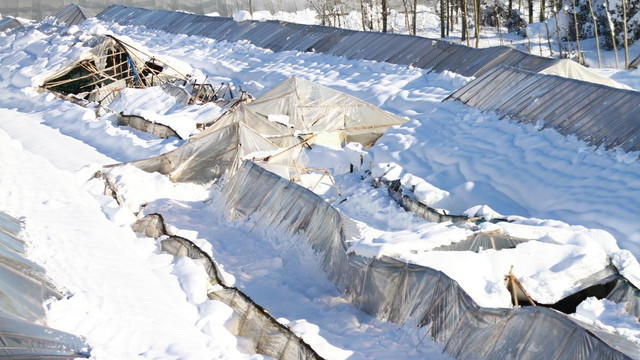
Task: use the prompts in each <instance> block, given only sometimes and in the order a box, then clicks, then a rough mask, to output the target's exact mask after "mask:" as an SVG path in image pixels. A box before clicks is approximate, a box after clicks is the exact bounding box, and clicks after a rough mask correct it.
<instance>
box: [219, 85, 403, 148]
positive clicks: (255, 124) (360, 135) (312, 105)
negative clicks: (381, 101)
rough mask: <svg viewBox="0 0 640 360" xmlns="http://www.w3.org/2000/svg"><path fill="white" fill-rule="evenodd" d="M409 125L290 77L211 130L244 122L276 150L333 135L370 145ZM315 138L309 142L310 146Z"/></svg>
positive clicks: (371, 106) (361, 101) (360, 103)
mask: <svg viewBox="0 0 640 360" xmlns="http://www.w3.org/2000/svg"><path fill="white" fill-rule="evenodd" d="M406 121H407V120H406V119H404V118H401V117H399V116H396V115H393V114H391V113H389V112H386V111H384V110H381V109H380V108H378V107H376V106H374V105H371V104H369V103H367V102H365V101H363V100H360V99H358V98H356V97H353V96H350V95H347V94H345V93H342V92H340V91H337V90H333V89H330V88H328V87H325V86H322V85H318V84H316V83H313V82H311V81H309V80H305V79H301V78H298V77H295V76H293V77H290V78H289V79H287V80H285V81H283V82H281V83H280V84H278V85H277V86H276V87H275V88H273V89H271V90H269V91H268V92H266V93H264V94H263V95H262V96H260V97H259V98H258V99H256V100H254V101H251V102H248V103H244V104H242V105H240V106H239V107H238V108H237V109H236V110H234V111H233V112H231V113H230V114H228V115H226V116H224V117H222V118H221V119H220V120H218V122H216V123H215V124H213V125H212V126H211V129H217V128H221V127H224V126H227V125H229V124H232V123H237V122H242V123H245V124H247V125H249V126H250V127H251V128H253V129H255V130H256V131H257V132H258V133H259V134H260V135H262V136H264V137H265V138H267V139H269V140H270V141H272V142H273V143H275V144H276V145H279V146H283V147H284V146H289V145H290V144H291V143H292V141H291V140H292V138H293V139H294V141H293V143H297V142H299V141H300V140H299V138H304V139H309V138H310V137H311V136H313V135H315V134H335V136H334V137H337V138H339V139H341V141H342V142H359V143H361V144H362V145H363V146H369V145H372V144H373V143H374V142H375V141H376V140H377V139H378V138H379V137H380V136H382V134H383V133H384V132H385V131H386V130H387V129H388V128H389V127H390V126H394V125H401V124H404V123H405V122H406ZM315 142H319V143H321V142H320V141H315V139H309V143H311V144H313V143H315Z"/></svg>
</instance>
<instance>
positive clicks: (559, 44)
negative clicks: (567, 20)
mask: <svg viewBox="0 0 640 360" xmlns="http://www.w3.org/2000/svg"><path fill="white" fill-rule="evenodd" d="M553 12H554V14H555V15H556V19H555V20H556V33H557V34H558V58H560V59H562V34H560V19H559V16H558V15H559V14H560V12H559V11H558V4H557V2H556V0H553Z"/></svg>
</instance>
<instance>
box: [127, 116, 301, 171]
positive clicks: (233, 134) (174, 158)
mask: <svg viewBox="0 0 640 360" xmlns="http://www.w3.org/2000/svg"><path fill="white" fill-rule="evenodd" d="M269 155H271V157H269V158H268V159H265V160H263V161H261V162H260V164H261V165H262V166H265V167H269V168H272V170H273V171H275V172H277V173H278V174H279V175H281V176H283V177H285V178H287V179H290V178H291V177H292V176H294V174H295V167H296V166H304V164H305V163H306V161H305V159H306V158H305V157H304V153H302V152H301V148H300V147H296V148H294V149H291V150H289V151H284V150H283V149H280V148H278V147H277V146H276V145H274V144H273V143H271V142H270V141H269V140H267V139H265V138H263V137H262V136H260V134H258V133H257V132H256V131H255V130H253V129H251V128H250V127H249V126H247V125H245V124H244V123H232V124H229V125H227V126H224V127H221V128H210V129H207V130H206V131H203V132H202V133H200V134H198V135H196V136H194V137H193V138H191V139H189V141H188V142H187V143H186V144H184V145H182V146H181V147H179V148H177V149H175V150H172V151H170V152H168V153H165V154H162V155H159V156H156V157H153V158H149V159H144V160H139V161H134V162H132V163H131V164H132V165H134V166H136V167H138V168H140V169H142V170H144V171H147V172H159V173H161V174H168V175H169V176H170V178H171V180H172V181H176V182H196V183H207V182H210V181H212V180H217V179H219V178H220V177H222V175H224V174H225V173H227V172H228V173H229V175H233V173H234V172H235V170H236V169H237V168H238V166H240V164H242V162H243V161H244V160H245V159H246V158H251V157H252V156H253V157H255V156H260V157H261V158H265V157H267V156H269Z"/></svg>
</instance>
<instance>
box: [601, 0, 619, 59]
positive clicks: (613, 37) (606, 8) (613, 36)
mask: <svg viewBox="0 0 640 360" xmlns="http://www.w3.org/2000/svg"><path fill="white" fill-rule="evenodd" d="M604 12H605V14H607V21H608V22H609V29H611V40H612V41H613V53H614V55H615V56H616V69H617V68H618V67H619V65H618V64H619V62H618V44H616V29H615V27H614V26H613V20H611V13H610V12H609V1H608V0H604Z"/></svg>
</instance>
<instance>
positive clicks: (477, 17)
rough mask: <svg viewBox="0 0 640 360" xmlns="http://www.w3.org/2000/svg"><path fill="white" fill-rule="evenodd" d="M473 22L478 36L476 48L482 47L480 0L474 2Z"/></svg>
mask: <svg viewBox="0 0 640 360" xmlns="http://www.w3.org/2000/svg"><path fill="white" fill-rule="evenodd" d="M473 12H474V14H473V22H474V24H475V26H474V32H475V35H476V48H478V47H479V46H480V0H473Z"/></svg>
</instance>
